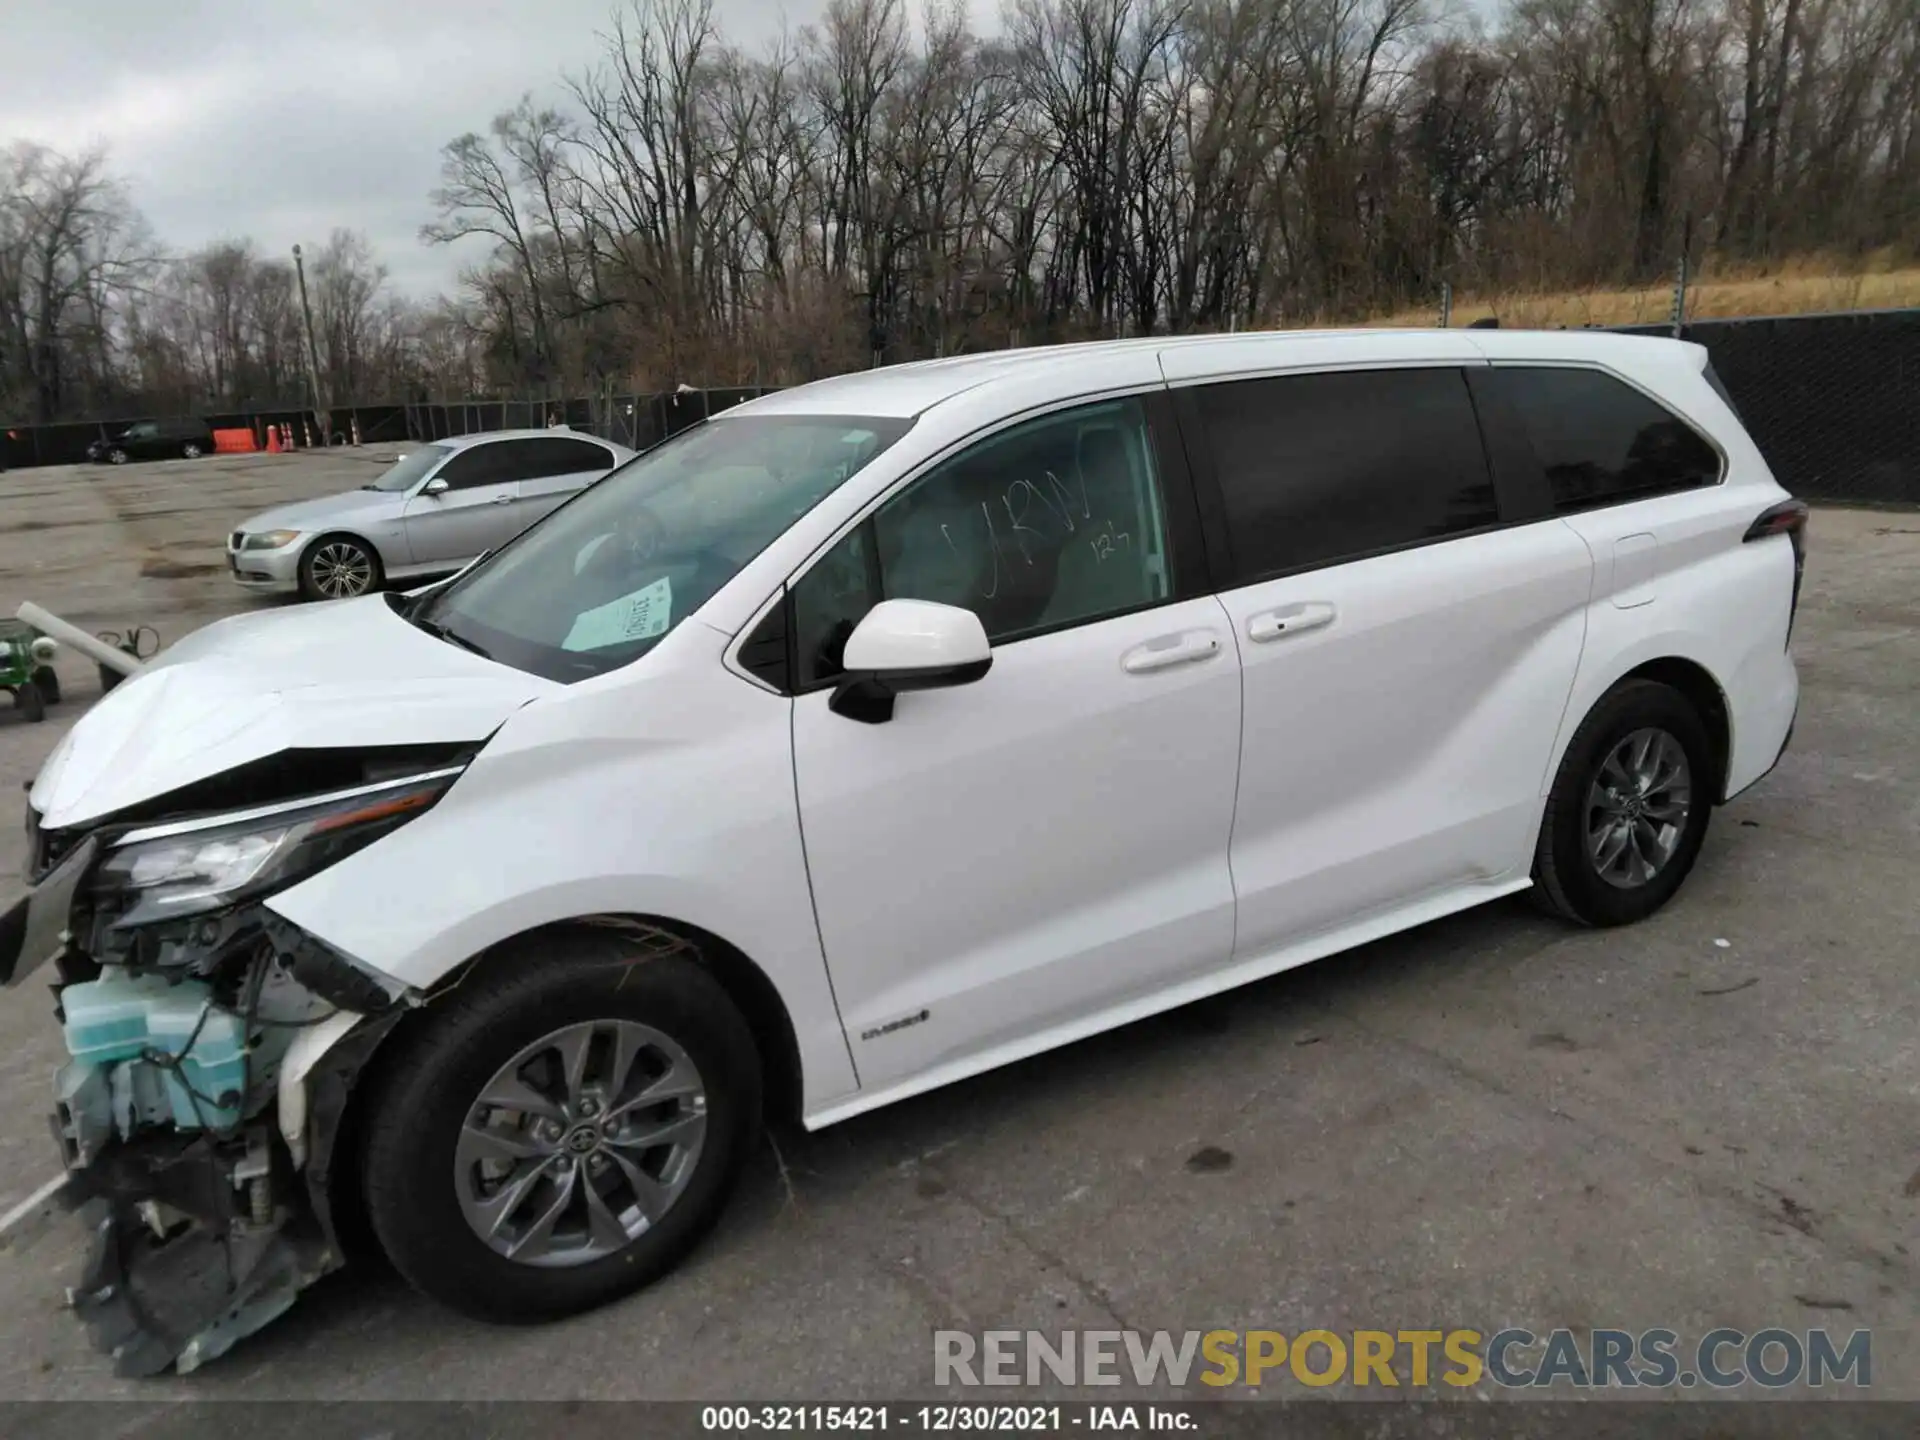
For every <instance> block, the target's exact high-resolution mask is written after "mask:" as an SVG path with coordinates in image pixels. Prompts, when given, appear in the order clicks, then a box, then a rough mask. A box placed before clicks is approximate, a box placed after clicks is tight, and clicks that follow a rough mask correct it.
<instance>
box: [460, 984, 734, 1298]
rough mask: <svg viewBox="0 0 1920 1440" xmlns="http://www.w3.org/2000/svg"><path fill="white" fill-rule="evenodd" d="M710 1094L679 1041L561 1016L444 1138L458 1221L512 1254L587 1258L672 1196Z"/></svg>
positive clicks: (637, 1227) (643, 1226) (668, 1204)
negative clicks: (451, 1141)
mask: <svg viewBox="0 0 1920 1440" xmlns="http://www.w3.org/2000/svg"><path fill="white" fill-rule="evenodd" d="M706 1132H707V1096H706V1086H705V1082H704V1081H702V1079H701V1078H700V1071H699V1069H698V1068H697V1067H696V1066H695V1065H694V1063H693V1061H692V1060H691V1059H690V1058H689V1057H688V1055H687V1052H686V1051H685V1050H683V1049H682V1048H681V1047H680V1045H679V1044H678V1043H677V1042H676V1041H675V1040H673V1039H672V1037H670V1036H668V1035H665V1034H662V1033H661V1032H660V1031H658V1030H656V1029H654V1028H653V1027H652V1026H650V1025H643V1024H641V1023H639V1022H638V1021H633V1020H608V1021H601V1022H594V1021H588V1022H585V1023H583V1024H578V1025H568V1026H566V1027H564V1028H562V1029H559V1030H556V1031H554V1032H553V1033H552V1034H549V1035H545V1036H542V1037H541V1038H540V1039H538V1040H536V1041H534V1042H533V1043H532V1044H531V1045H528V1046H526V1047H524V1048H523V1049H522V1050H521V1051H520V1052H519V1053H518V1054H517V1055H515V1056H514V1057H513V1058H512V1059H511V1060H509V1061H507V1063H506V1064H504V1065H502V1066H501V1067H500V1068H499V1070H497V1071H496V1072H495V1073H494V1076H493V1078H492V1079H491V1080H489V1081H488V1082H487V1083H486V1084H485V1085H484V1086H482V1087H481V1090H480V1095H479V1097H478V1099H477V1100H476V1101H475V1102H474V1105H473V1109H472V1111H471V1113H470V1114H469V1115H468V1116H467V1121H466V1124H465V1125H464V1126H463V1127H462V1128H461V1131H460V1142H459V1145H458V1147H457V1148H456V1149H455V1151H454V1158H453V1166H454V1187H455V1189H456V1191H457V1192H458V1194H459V1197H460V1210H461V1213H462V1214H463V1215H464V1216H465V1217H466V1221H467V1224H468V1226H469V1227H470V1228H471V1229H472V1230H473V1233H474V1234H475V1235H477V1236H478V1237H479V1238H480V1239H481V1240H482V1241H484V1242H485V1243H486V1245H487V1247H488V1248H489V1249H491V1250H492V1251H493V1252H494V1253H495V1254H497V1255H501V1256H504V1257H505V1258H507V1259H508V1260H514V1261H518V1262H519V1263H520V1264H522V1265H585V1264H589V1263H591V1262H592V1261H595V1260H600V1259H604V1258H605V1257H606V1256H608V1255H612V1254H614V1253H615V1252H617V1251H619V1250H622V1249H624V1248H625V1247H626V1245H627V1244H628V1242H629V1241H632V1240H637V1239H639V1238H640V1236H642V1235H644V1234H645V1233H646V1232H647V1230H648V1229H650V1228H651V1227H652V1226H653V1225H655V1224H657V1223H658V1222H659V1221H660V1220H661V1219H662V1218H663V1217H664V1216H665V1215H666V1213H667V1212H668V1211H669V1210H670V1209H672V1208H673V1205H674V1202H676V1201H677V1200H679V1198H680V1196H681V1195H682V1194H683V1193H684V1192H685V1190H686V1188H687V1182H688V1181H689V1180H690V1179H692V1178H693V1172H694V1168H695V1167H696V1166H697V1165H698V1164H699V1163H700V1148H701V1145H702V1143H703V1141H704V1140H705V1138H706Z"/></svg>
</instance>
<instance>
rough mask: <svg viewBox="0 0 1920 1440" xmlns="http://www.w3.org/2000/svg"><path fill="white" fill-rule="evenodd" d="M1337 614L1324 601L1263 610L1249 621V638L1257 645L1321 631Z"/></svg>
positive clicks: (1309, 601)
mask: <svg viewBox="0 0 1920 1440" xmlns="http://www.w3.org/2000/svg"><path fill="white" fill-rule="evenodd" d="M1336 613H1337V612H1336V611H1335V610H1334V608H1333V606H1331V605H1329V604H1327V603H1326V602H1325V601H1323V600H1308V601H1306V602H1304V603H1302V604H1299V605H1282V606H1280V607H1279V608H1278V609H1275V610H1263V611H1261V612H1260V613H1259V614H1258V615H1255V616H1254V617H1253V618H1252V619H1250V620H1248V621H1247V638H1248V639H1249V640H1252V641H1254V642H1255V643H1257V644H1265V643H1266V642H1267V641H1269V640H1283V639H1285V638H1286V637H1287V636H1289V635H1298V634H1299V633H1300V632H1301V631H1303V630H1319V629H1321V628H1322V627H1324V626H1327V625H1331V624H1332V623H1333V617H1334V615H1335V614H1336Z"/></svg>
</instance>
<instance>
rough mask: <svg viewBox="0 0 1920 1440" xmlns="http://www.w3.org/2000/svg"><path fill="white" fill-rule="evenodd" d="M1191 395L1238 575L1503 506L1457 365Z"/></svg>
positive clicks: (1488, 521)
mask: <svg viewBox="0 0 1920 1440" xmlns="http://www.w3.org/2000/svg"><path fill="white" fill-rule="evenodd" d="M1197 399H1198V402H1199V408H1200V414H1201V418H1202V421H1203V423H1204V425H1205V427H1206V433H1207V436H1208V440H1209V443H1210V445H1211V448H1212V452H1213V462H1214V473H1215V475H1216V476H1217V478H1218V482H1219V486H1220V490H1221V493H1222V496H1223V498H1224V500H1225V504H1226V514H1227V525H1228V544H1229V546H1230V547H1231V549H1232V553H1233V566H1234V572H1235V577H1236V581H1237V583H1240V584H1246V583H1249V582H1251V581H1254V580H1258V579H1261V578H1263V577H1266V576H1270V575H1277V574H1281V573H1283V572H1286V571H1290V570H1302V569H1306V568H1309V567H1311V566H1315V565H1330V564H1335V563H1337V562H1339V561H1341V560H1350V559H1354V558H1356V557H1359V556H1362V555H1370V554H1373V553H1375V552H1378V551H1382V550H1391V549H1396V548H1398V547H1401V546H1405V545H1414V544H1418V543H1420V542H1422V541H1427V540H1437V539H1441V538H1443V537H1445V536H1448V535H1457V534H1461V533H1463V532H1465V531H1469V530H1478V529H1481V528H1483V527H1485V526H1488V525H1493V524H1495V523H1497V522H1498V520H1499V518H1500V514H1499V507H1498V505H1497V503H1496V502H1495V498H1494V490H1493V477H1492V475H1491V473H1490V472H1489V470H1488V468H1487V457H1486V453H1485V450H1484V449H1483V447H1482V445H1481V443H1480V429H1479V426H1478V424H1477V423H1476V421H1475V419H1474V412H1473V402H1472V400H1471V399H1470V398H1469V396H1468V393H1467V383H1466V377H1465V376H1464V375H1462V374H1461V372H1460V371H1458V370H1455V369H1435V370H1366V371H1350V372H1341V373H1336V374H1327V375H1301V376H1288V377H1284V378H1279V379H1272V380H1240V381H1234V382H1231V383H1229V384H1224V385H1208V386H1203V387H1201V388H1200V390H1199V393H1198V396H1197Z"/></svg>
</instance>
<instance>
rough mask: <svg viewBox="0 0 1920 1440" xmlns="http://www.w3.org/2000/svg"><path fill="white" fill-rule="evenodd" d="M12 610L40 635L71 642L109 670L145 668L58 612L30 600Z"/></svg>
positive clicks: (131, 671)
mask: <svg viewBox="0 0 1920 1440" xmlns="http://www.w3.org/2000/svg"><path fill="white" fill-rule="evenodd" d="M13 613H14V615H15V616H16V617H17V618H19V619H21V620H24V621H26V622H27V624H29V625H31V626H33V628H34V629H36V630H38V631H40V632H41V633H42V634H46V635H51V636H52V637H53V638H54V639H56V640H58V641H59V642H60V643H61V644H63V645H71V646H72V647H73V648H74V649H76V650H78V651H79V652H80V653H81V654H82V655H85V656H86V657H87V658H88V659H89V660H92V661H94V662H95V663H97V664H100V665H105V666H106V667H107V668H108V669H109V670H118V671H119V672H120V673H121V674H122V675H138V674H139V673H140V672H141V671H142V670H144V669H145V668H146V667H145V666H144V665H143V664H141V662H140V661H138V660H136V659H134V657H133V656H131V655H129V654H127V652H126V651H124V650H116V649H114V648H113V646H111V645H109V644H107V642H106V641H104V640H102V639H100V638H99V637H98V636H96V635H89V634H88V633H87V632H86V631H84V630H82V629H81V628H80V627H79V626H78V625H69V624H68V623H67V622H66V621H64V620H62V619H61V618H60V617H59V616H58V615H55V614H53V613H52V612H51V611H47V610H42V609H41V608H40V607H39V606H38V605H36V604H34V603H33V602H32V601H31V600H23V601H21V602H20V608H19V609H18V610H16V611H14V612H13Z"/></svg>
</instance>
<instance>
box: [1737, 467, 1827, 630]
mask: <svg viewBox="0 0 1920 1440" xmlns="http://www.w3.org/2000/svg"><path fill="white" fill-rule="evenodd" d="M1809 513H1810V512H1809V511H1808V509H1807V502H1806V501H1804V500H1782V501H1781V502H1780V503H1779V504H1778V505H1769V506H1768V507H1767V508H1766V509H1764V510H1762V511H1761V512H1760V517H1759V518H1758V519H1757V520H1755V521H1754V522H1753V524H1751V525H1749V526H1748V527H1747V533H1746V534H1745V535H1742V536H1741V537H1740V538H1741V540H1743V541H1752V540H1765V539H1766V538H1767V537H1768V536H1770V535H1784V536H1786V537H1787V539H1788V541H1789V542H1790V543H1791V544H1792V546H1793V603H1792V604H1791V606H1789V608H1788V610H1787V637H1788V638H1789V639H1791V638H1792V637H1793V617H1794V615H1795V614H1796V613H1797V612H1798V611H1799V609H1800V577H1801V576H1802V575H1804V574H1806V570H1807V516H1808V514H1809Z"/></svg>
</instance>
